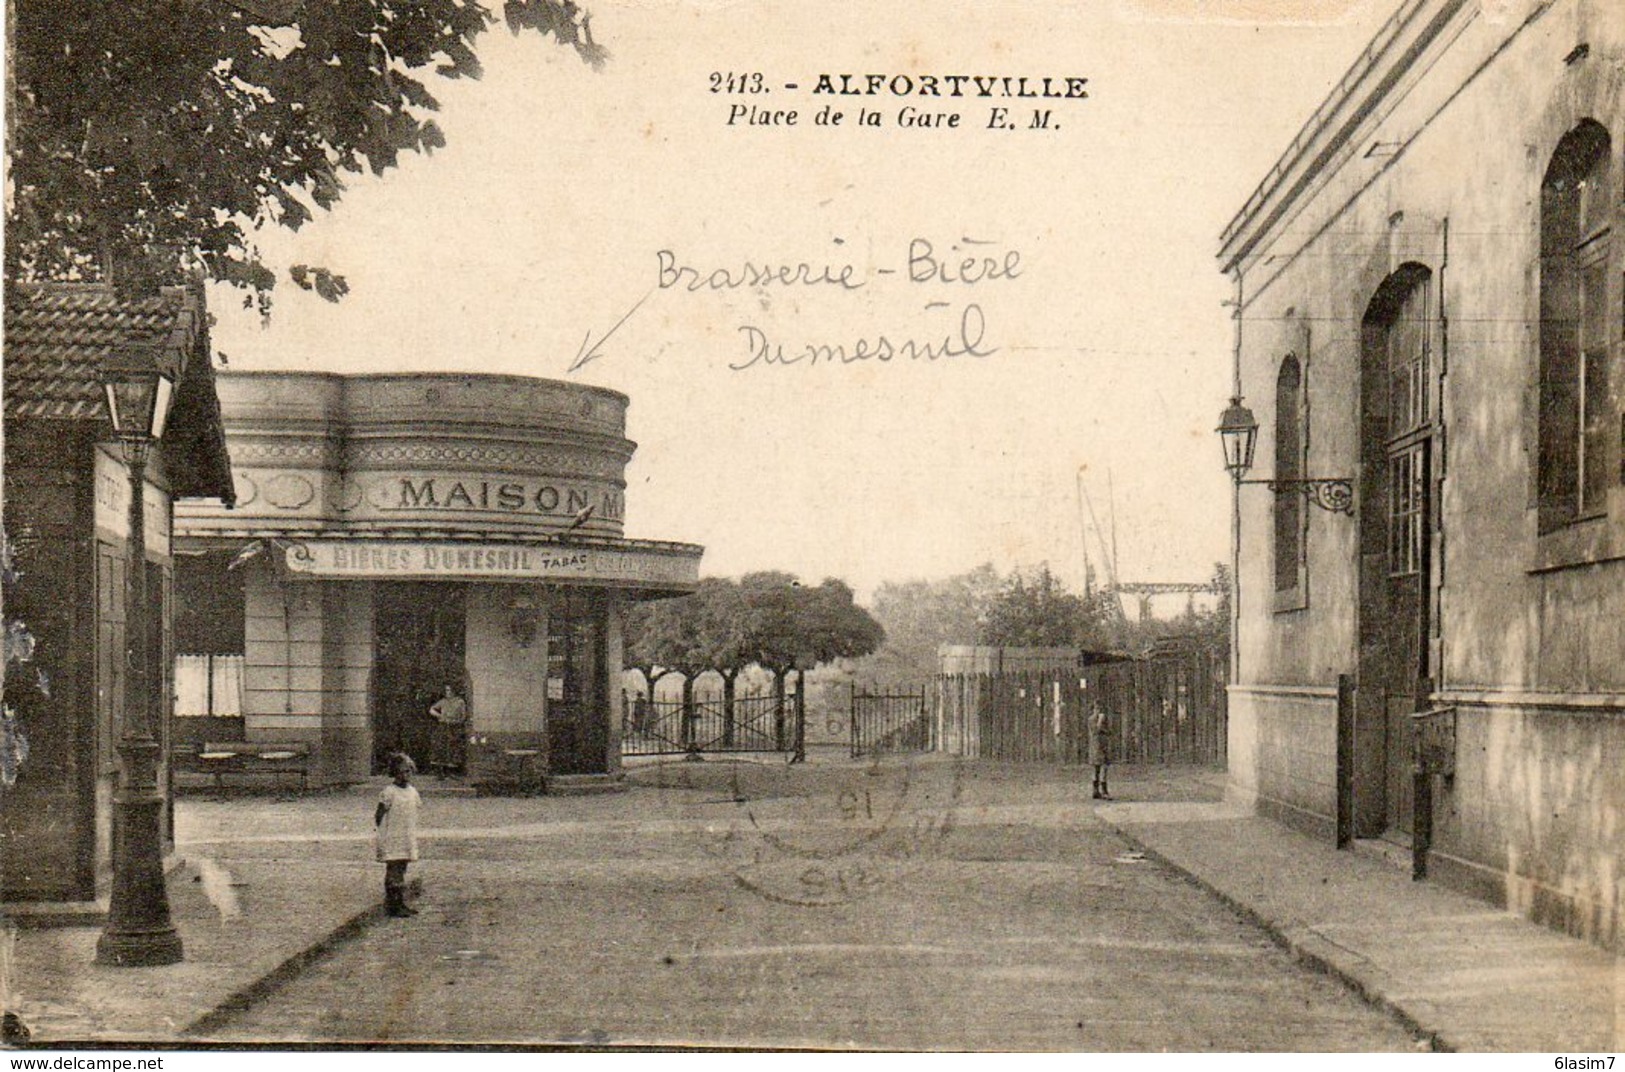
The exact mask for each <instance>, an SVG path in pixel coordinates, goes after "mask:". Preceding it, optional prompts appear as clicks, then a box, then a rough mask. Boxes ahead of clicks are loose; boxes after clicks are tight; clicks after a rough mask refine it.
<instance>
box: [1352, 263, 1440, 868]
mask: <svg viewBox="0 0 1625 1072" xmlns="http://www.w3.org/2000/svg"><path fill="white" fill-rule="evenodd" d="M1433 290H1434V286H1433V280H1432V277H1431V274H1430V273H1429V272H1428V270H1427V269H1426V268H1424V267H1422V266H1421V265H1416V264H1411V265H1405V266H1404V267H1402V268H1401V269H1400V270H1399V271H1397V272H1395V273H1394V274H1393V275H1392V276H1390V277H1389V278H1388V279H1387V281H1386V282H1384V283H1383V285H1382V286H1381V287H1380V288H1378V290H1377V294H1376V296H1375V297H1374V298H1373V299H1372V301H1371V305H1370V307H1369V309H1368V310H1367V311H1366V316H1365V321H1364V323H1363V325H1362V333H1361V349H1362V367H1363V374H1362V377H1361V381H1362V383H1361V392H1360V400H1361V463H1362V464H1361V487H1360V503H1361V508H1360V597H1359V618H1360V622H1359V638H1360V663H1359V693H1358V701H1357V703H1358V706H1357V710H1356V734H1355V757H1354V760H1355V763H1354V778H1355V834H1356V835H1357V836H1361V837H1377V836H1384V835H1386V836H1388V837H1391V838H1393V839H1394V840H1397V841H1401V842H1404V843H1408V841H1409V838H1410V834H1411V825H1412V824H1411V808H1412V800H1411V795H1412V789H1411V753H1412V741H1411V734H1412V727H1411V722H1412V719H1411V715H1413V714H1414V713H1416V712H1417V711H1420V710H1422V709H1424V708H1425V707H1426V706H1427V703H1428V696H1429V694H1430V693H1431V692H1432V679H1431V671H1430V667H1429V638H1430V630H1431V621H1430V617H1431V613H1430V612H1431V602H1432V590H1433V574H1434V570H1433V533H1434V527H1435V525H1434V506H1435V499H1436V494H1435V473H1436V465H1437V461H1436V459H1435V457H1434V446H1435V440H1436V429H1437V416H1438V364H1439V362H1438V361H1437V359H1436V357H1435V355H1434V338H1435V328H1434V301H1435V298H1434V294H1433Z"/></svg>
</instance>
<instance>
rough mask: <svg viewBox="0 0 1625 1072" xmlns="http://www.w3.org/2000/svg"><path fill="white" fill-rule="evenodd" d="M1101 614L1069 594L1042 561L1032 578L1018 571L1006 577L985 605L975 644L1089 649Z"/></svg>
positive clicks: (1100, 628)
mask: <svg viewBox="0 0 1625 1072" xmlns="http://www.w3.org/2000/svg"><path fill="white" fill-rule="evenodd" d="M1101 610H1102V608H1101V606H1100V605H1099V603H1098V602H1095V601H1090V600H1087V599H1085V598H1084V597H1082V596H1078V595H1074V594H1073V593H1071V592H1069V591H1067V590H1066V585H1064V584H1063V583H1062V582H1061V581H1060V579H1059V578H1057V577H1056V576H1055V575H1054V574H1053V573H1051V572H1050V568H1049V564H1048V563H1045V564H1043V565H1041V566H1039V567H1038V571H1037V572H1036V573H1035V574H1033V576H1032V577H1031V578H1028V577H1025V576H1023V575H1022V573H1021V572H1020V571H1019V570H1018V571H1017V572H1015V573H1013V574H1011V575H1010V578H1009V580H1007V581H1006V582H1005V583H1004V587H1003V588H1001V589H1000V590H999V593H998V594H997V595H996V596H995V597H994V598H993V600H992V602H991V603H990V604H989V606H988V612H987V619H986V621H985V623H984V625H983V628H982V631H981V636H980V638H979V640H980V642H981V643H983V644H994V645H999V646H1001V647H1027V648H1064V647H1092V646H1095V645H1096V644H1097V643H1098V640H1099V638H1100V637H1101V635H1102V633H1103V624H1104V622H1103V616H1102V613H1101Z"/></svg>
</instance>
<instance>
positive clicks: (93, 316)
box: [5, 284, 200, 420]
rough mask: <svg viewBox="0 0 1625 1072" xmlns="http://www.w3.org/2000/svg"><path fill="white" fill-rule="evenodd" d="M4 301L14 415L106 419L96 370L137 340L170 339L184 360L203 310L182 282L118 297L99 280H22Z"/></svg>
mask: <svg viewBox="0 0 1625 1072" xmlns="http://www.w3.org/2000/svg"><path fill="white" fill-rule="evenodd" d="M7 297H8V300H7V302H6V346H5V413H6V416H7V417H8V418H12V417H45V418H55V419H68V420H72V419H82V420H94V419H105V417H106V411H107V407H106V403H105V402H104V401H103V398H102V389H101V386H100V384H99V382H98V380H97V374H98V372H99V371H100V369H101V366H102V363H103V362H104V361H105V360H106V359H107V358H109V357H111V356H112V355H113V353H114V352H115V351H116V350H118V349H120V348H122V347H125V346H128V345H130V344H131V343H147V344H149V345H150V344H151V343H154V342H160V341H167V342H168V343H169V345H168V346H167V347H165V349H167V350H169V351H170V352H171V355H170V356H171V360H174V361H175V362H176V363H177V364H183V363H184V361H185V357H186V354H187V353H188V352H189V351H190V349H191V346H192V342H193V333H194V332H195V331H196V330H197V329H198V327H199V326H200V325H199V324H198V318H199V312H200V311H199V310H198V309H197V308H196V303H195V302H193V301H191V300H189V298H188V295H187V294H186V292H185V291H183V290H181V289H179V288H170V289H166V290H165V291H163V292H162V293H160V294H157V295H154V296H152V297H143V298H122V299H121V298H119V297H117V296H116V295H115V294H114V293H113V292H112V290H111V289H110V288H108V287H105V286H102V285H99V284H52V285H47V286H38V287H26V286H20V287H17V288H15V289H14V290H13V291H12V292H11V293H10V294H8V296H7Z"/></svg>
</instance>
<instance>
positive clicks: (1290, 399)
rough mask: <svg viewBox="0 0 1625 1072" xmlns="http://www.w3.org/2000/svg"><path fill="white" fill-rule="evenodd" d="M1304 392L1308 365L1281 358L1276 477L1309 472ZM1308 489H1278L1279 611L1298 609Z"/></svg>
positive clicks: (1292, 478)
mask: <svg viewBox="0 0 1625 1072" xmlns="http://www.w3.org/2000/svg"><path fill="white" fill-rule="evenodd" d="M1304 408H1305V407H1304V396H1303V366H1302V365H1301V364H1300V363H1299V361H1298V357H1297V355H1296V354H1288V355H1287V356H1286V359H1285V360H1284V361H1282V362H1281V370H1280V372H1279V374H1278V375H1277V376H1276V378H1275V479H1276V480H1280V481H1298V480H1302V479H1303V476H1304V445H1305V439H1306V437H1305V434H1304V431H1305V430H1304ZM1307 505H1308V504H1307V503H1306V502H1305V501H1304V497H1303V491H1302V489H1301V488H1299V487H1298V486H1297V485H1295V484H1294V485H1285V486H1279V487H1277V488H1276V489H1275V591H1276V594H1277V601H1276V609H1278V610H1284V609H1298V608H1300V607H1302V606H1303V603H1302V600H1301V598H1298V599H1292V598H1290V597H1291V596H1292V595H1293V594H1296V595H1298V596H1299V597H1301V594H1302V593H1301V589H1302V588H1303V582H1304V566H1305V539H1304V537H1305V535H1306V534H1305V532H1304V528H1305V521H1306V520H1307V518H1306V517H1305V514H1306V513H1307V511H1306V509H1305V507H1306V506H1307Z"/></svg>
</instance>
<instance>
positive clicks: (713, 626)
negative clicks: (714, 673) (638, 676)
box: [622, 577, 745, 683]
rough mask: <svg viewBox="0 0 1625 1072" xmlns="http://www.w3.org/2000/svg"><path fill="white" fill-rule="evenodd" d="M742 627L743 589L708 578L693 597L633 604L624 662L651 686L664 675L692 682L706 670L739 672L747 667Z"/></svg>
mask: <svg viewBox="0 0 1625 1072" xmlns="http://www.w3.org/2000/svg"><path fill="white" fill-rule="evenodd" d="M743 625H744V608H743V603H742V600H741V598H740V593H739V586H738V585H737V584H736V583H734V582H733V581H731V580H726V579H724V578H720V577H707V578H706V579H705V580H703V581H701V582H700V586H699V589H698V590H697V591H695V592H694V594H693V595H689V596H683V597H681V598H678V599H660V600H655V601H653V602H648V603H638V604H634V605H633V607H632V609H631V610H630V611H629V612H628V614H627V621H626V627H627V628H626V644H625V655H624V657H623V659H622V661H623V662H624V663H626V665H628V666H631V667H635V668H636V669H639V670H641V671H643V674H644V677H645V678H646V679H647V680H649V681H650V682H651V683H652V682H653V681H654V680H655V679H656V678H658V677H659V676H660V672H661V671H675V672H677V673H680V674H683V675H684V676H685V677H689V678H692V677H694V676H695V675H697V674H702V673H704V672H705V671H707V670H719V671H724V672H731V671H735V670H738V669H740V668H741V667H743V666H744V665H745V663H744V662H742V661H741V658H740V652H741V647H742V645H743V641H744V634H743Z"/></svg>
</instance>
